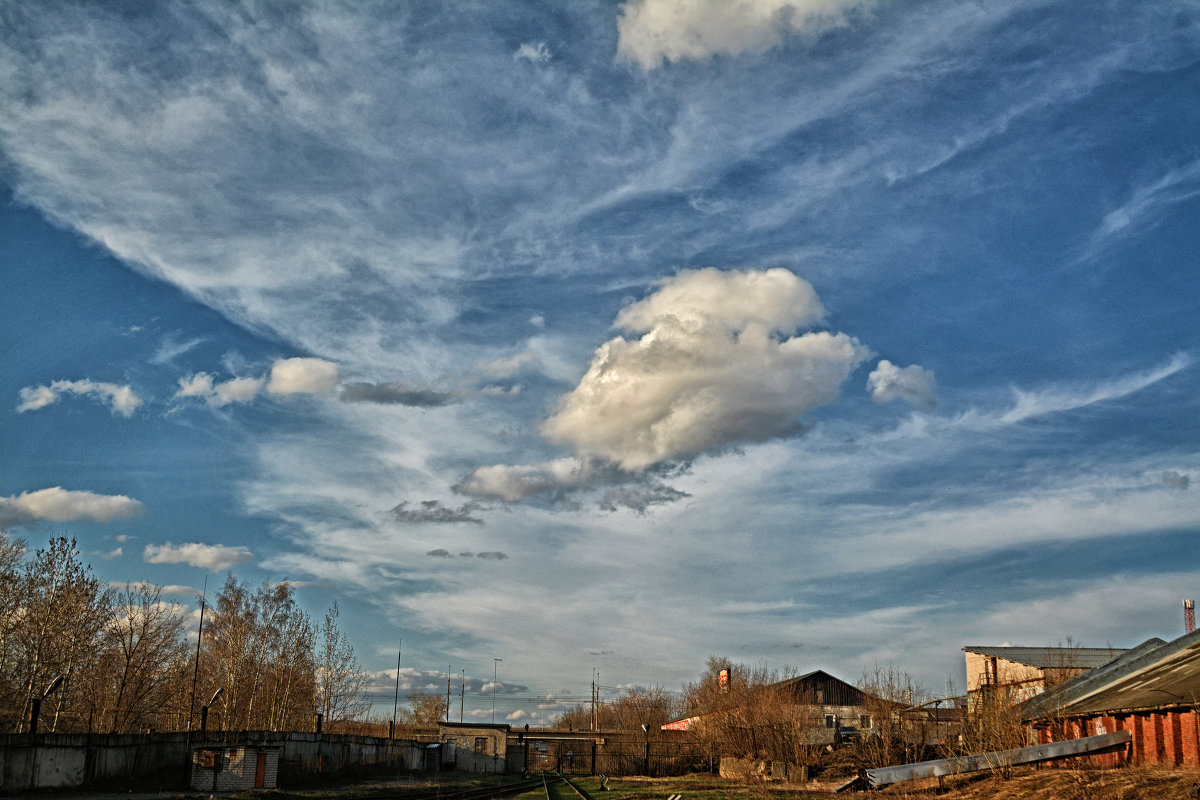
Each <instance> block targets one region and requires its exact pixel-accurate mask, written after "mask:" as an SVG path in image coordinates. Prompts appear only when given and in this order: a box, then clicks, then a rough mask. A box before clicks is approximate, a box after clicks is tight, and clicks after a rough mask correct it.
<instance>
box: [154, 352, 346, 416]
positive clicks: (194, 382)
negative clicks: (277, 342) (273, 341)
mask: <svg viewBox="0 0 1200 800" xmlns="http://www.w3.org/2000/svg"><path fill="white" fill-rule="evenodd" d="M337 382H338V365H337V364H335V363H333V362H332V361H326V360H324V359H322V358H281V359H279V360H278V361H276V362H275V363H274V364H272V365H271V372H270V374H269V375H267V376H265V377H261V378H256V377H253V376H244V377H240V378H231V379H229V380H227V381H220V382H218V381H216V380H215V379H214V378H213V376H212V375H210V374H208V373H207V372H197V373H195V374H193V375H188V376H186V377H183V378H180V379H179V391H177V392H176V393H175V397H176V398H180V397H195V398H198V399H201V400H203V401H204V402H206V403H208V404H209V405H210V406H213V407H214V408H220V407H222V406H227V405H229V404H231V403H249V402H252V401H253V400H254V399H256V398H257V397H258V395H259V393H260V392H261V391H262V390H263V388H264V387H265V388H266V391H267V392H268V393H270V394H273V395H276V396H287V395H293V394H319V393H322V392H328V391H331V390H332V389H333V388H334V387H335V386H337Z"/></svg>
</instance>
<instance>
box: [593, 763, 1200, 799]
mask: <svg viewBox="0 0 1200 800" xmlns="http://www.w3.org/2000/svg"><path fill="white" fill-rule="evenodd" d="M1197 781H1200V770H1188V769H1173V770H1167V769H1151V768H1127V769H1105V770H1070V769H1046V768H1042V769H1037V768H1034V767H1026V768H1018V769H1014V770H1013V772H1012V775H1011V776H1010V777H1009V778H1007V779H1006V778H1003V777H1001V776H1000V775H994V774H991V773H979V774H975V775H965V776H962V777H958V778H947V779H946V781H945V786H944V788H943V789H941V790H939V788H938V782H937V780H936V779H930V780H925V781H909V782H906V783H900V784H895V785H893V786H888V787H885V788H883V789H877V790H874V791H861V792H857V791H856V792H845V793H843V794H840V795H836V796H837V797H848V798H858V800H865V798H874V800H932V799H933V798H938V800H1173V799H1174V798H1179V800H1184V799H1185V798H1190V797H1192V789H1193V787H1194V786H1195V784H1196V783H1197ZM609 785H610V787H611V788H612V791H609V792H598V791H593V790H592V787H591V786H590V785H588V786H587V787H586V788H587V790H588V793H589V794H590V795H591V796H592V797H593V798H595V800H665V798H666V797H668V796H669V795H672V794H681V795H683V800H815V798H825V797H833V796H835V795H832V794H831V793H832V791H833V788H834V786H835V785H836V784H834V783H820V784H817V783H814V784H809V785H806V786H793V785H786V784H757V785H748V784H744V783H737V782H731V781H723V780H719V779H716V778H708V777H702V776H692V777H688V778H659V779H654V780H647V779H640V780H639V779H627V778H621V779H616V780H613V781H611V782H610V784H609Z"/></svg>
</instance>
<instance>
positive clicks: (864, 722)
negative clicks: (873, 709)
mask: <svg viewBox="0 0 1200 800" xmlns="http://www.w3.org/2000/svg"><path fill="white" fill-rule="evenodd" d="M858 727H860V728H863V729H866V728H869V727H871V715H870V714H859V715H858Z"/></svg>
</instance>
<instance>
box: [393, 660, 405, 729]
mask: <svg viewBox="0 0 1200 800" xmlns="http://www.w3.org/2000/svg"><path fill="white" fill-rule="evenodd" d="M402 652H404V640H403V639H401V640H400V644H399V645H398V646H397V648H396V698H395V700H394V701H393V702H392V736H393V737H395V736H396V715H397V714H398V713H399V712H400V654H401V653H402Z"/></svg>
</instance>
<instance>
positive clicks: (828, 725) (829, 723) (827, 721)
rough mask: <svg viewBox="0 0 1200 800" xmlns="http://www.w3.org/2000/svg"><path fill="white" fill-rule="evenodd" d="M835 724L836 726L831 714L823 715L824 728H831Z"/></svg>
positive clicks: (834, 718)
mask: <svg viewBox="0 0 1200 800" xmlns="http://www.w3.org/2000/svg"><path fill="white" fill-rule="evenodd" d="M836 724H837V717H835V716H834V715H833V714H826V715H825V727H826V728H832V727H834V726H835V725H836Z"/></svg>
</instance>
